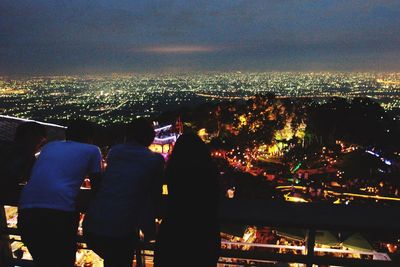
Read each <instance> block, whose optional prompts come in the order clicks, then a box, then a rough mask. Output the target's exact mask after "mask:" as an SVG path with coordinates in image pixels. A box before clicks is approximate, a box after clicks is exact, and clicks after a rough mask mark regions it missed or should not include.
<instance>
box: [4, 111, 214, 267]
mask: <svg viewBox="0 0 400 267" xmlns="http://www.w3.org/2000/svg"><path fill="white" fill-rule="evenodd" d="M38 125H39V124H38ZM38 125H36V124H29V125H28V124H23V125H22V126H21V127H20V128H21V129H22V130H18V131H17V135H16V136H18V138H16V141H15V144H17V142H19V143H21V144H22V145H23V146H24V147H25V148H26V155H27V156H26V157H25V158H24V159H23V160H22V161H23V162H24V164H26V166H27V167H26V168H25V167H24V169H23V171H24V173H23V174H22V173H21V174H18V175H14V176H11V175H10V176H9V177H8V178H7V181H8V184H12V183H10V182H9V181H14V184H18V183H20V182H21V181H23V180H24V179H25V180H27V183H26V185H25V186H24V188H23V190H22V193H21V196H20V201H19V219H18V228H19V229H20V232H21V237H22V241H23V242H24V244H25V245H26V246H27V247H28V249H29V252H30V253H31V255H32V257H33V260H34V263H35V266H38V267H48V266H60V267H64V266H65V267H67V266H68V267H70V266H74V264H75V253H76V249H77V228H78V223H79V217H80V216H79V210H78V208H77V204H78V203H77V198H78V193H79V190H80V187H81V185H82V183H83V181H84V179H85V178H86V177H89V179H90V181H91V183H92V189H93V193H92V198H91V200H90V203H89V206H88V209H87V212H86V215H85V220H84V223H83V232H84V237H85V239H86V241H87V244H88V246H89V247H90V248H91V249H93V250H94V251H95V252H96V253H97V254H98V255H99V256H101V257H102V258H103V259H104V265H105V267H119V266H121V267H128V266H132V264H133V259H134V255H135V251H136V250H138V249H139V247H138V245H139V243H140V240H144V241H147V242H155V255H154V264H155V266H157V267H163V266H187V264H188V263H189V262H190V265H191V266H199V267H200V266H202V267H212V266H216V265H217V261H218V257H219V249H220V231H219V224H218V217H217V213H218V199H219V188H218V187H219V186H218V180H219V172H218V171H217V168H216V166H215V164H214V162H213V160H212V158H211V155H210V152H209V150H208V148H207V145H206V144H205V143H204V142H203V141H202V140H201V139H200V138H199V137H198V136H197V135H196V134H191V133H190V134H183V135H181V136H180V137H179V138H178V140H177V142H176V144H175V146H174V149H173V151H172V153H171V154H170V156H169V160H168V161H167V163H166V164H165V160H164V157H162V156H161V155H160V154H157V153H155V152H152V151H151V150H150V149H149V148H148V147H149V146H150V144H151V143H152V142H153V140H154V137H155V132H154V129H153V126H152V125H151V124H150V123H149V122H148V121H147V120H145V119H142V118H140V119H136V120H134V121H133V122H132V123H131V124H129V125H127V127H126V132H125V141H124V142H122V143H120V144H116V145H114V146H112V147H111V149H110V150H109V151H108V154H107V157H106V168H102V155H101V152H100V149H99V147H97V146H95V145H93V144H92V141H93V136H94V128H93V125H92V124H91V123H89V122H87V121H83V120H73V121H70V123H69V125H68V127H67V130H66V140H63V141H60V140H58V141H52V142H48V143H47V144H44V143H45V141H46V139H45V138H46V131H45V129H44V128H42V127H41V125H39V126H38ZM35 127H36V128H35ZM24 129H25V130H24ZM26 129H37V130H35V131H33V130H28V131H27V132H26ZM20 140H23V141H20ZM43 145H44V146H43ZM42 146H43V147H42ZM39 150H40V155H39V156H38V157H35V155H36V156H37V154H38V152H39ZM21 170H22V169H21ZM28 178H29V179H28ZM2 182H3V181H2ZM163 184H166V185H167V186H168V196H167V197H166V201H164V202H163V201H162V186H163ZM3 188H4V187H3ZM10 189H11V190H12V186H11V185H8V189H7V190H10ZM160 211H162V212H160ZM156 219H161V220H156ZM156 221H161V224H160V225H157V224H156ZM194 229H195V230H194ZM193 231H195V232H196V235H195V236H193V238H192V239H191V240H188V236H190V235H189V233H191V232H193ZM43 233H46V234H47V235H49V236H51V237H52V243H51V245H49V243H48V240H46V239H45V238H43ZM188 241H189V242H188ZM187 242H188V243H189V244H190V246H187V245H186V244H188V243H187ZM177 250H179V257H177V254H176V253H177Z"/></svg>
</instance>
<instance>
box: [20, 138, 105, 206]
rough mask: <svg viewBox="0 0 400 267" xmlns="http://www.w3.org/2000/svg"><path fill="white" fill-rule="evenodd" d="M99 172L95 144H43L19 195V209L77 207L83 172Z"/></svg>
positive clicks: (97, 150) (98, 159)
mask: <svg viewBox="0 0 400 267" xmlns="http://www.w3.org/2000/svg"><path fill="white" fill-rule="evenodd" d="M100 171H101V153H100V149H99V148H98V147H97V146H95V145H90V144H84V143H79V142H74V141H54V142H50V143H48V144H47V145H45V146H44V147H43V149H42V151H41V153H40V156H39V158H38V159H37V161H36V163H35V165H34V166H33V169H32V173H31V177H30V179H29V181H28V183H27V185H26V186H25V187H24V189H23V190H22V193H21V198H20V204H19V208H20V209H28V208H48V209H56V210H62V211H75V210H76V197H77V195H78V192H79V189H80V186H81V185H82V182H83V179H84V178H85V176H86V175H88V174H91V173H99V172H100Z"/></svg>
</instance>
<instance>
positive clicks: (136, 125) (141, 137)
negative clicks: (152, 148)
mask: <svg viewBox="0 0 400 267" xmlns="http://www.w3.org/2000/svg"><path fill="white" fill-rule="evenodd" d="M155 136H156V133H155V131H154V127H153V125H152V124H151V123H150V122H149V121H148V120H146V119H145V118H138V119H135V120H133V121H132V122H131V123H130V124H128V125H127V127H126V141H128V142H129V141H135V142H137V143H139V144H140V145H143V146H145V147H148V146H149V145H151V143H152V142H153V140H154V137H155Z"/></svg>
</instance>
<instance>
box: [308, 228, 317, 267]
mask: <svg viewBox="0 0 400 267" xmlns="http://www.w3.org/2000/svg"><path fill="white" fill-rule="evenodd" d="M315 232H316V231H315V229H308V230H307V236H306V255H307V263H306V266H307V267H312V266H313V258H314V246H315Z"/></svg>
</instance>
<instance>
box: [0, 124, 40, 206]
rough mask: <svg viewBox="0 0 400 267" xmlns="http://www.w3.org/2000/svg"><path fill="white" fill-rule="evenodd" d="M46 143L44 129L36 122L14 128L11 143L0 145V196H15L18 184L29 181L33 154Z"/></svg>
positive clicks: (33, 161)
mask: <svg viewBox="0 0 400 267" xmlns="http://www.w3.org/2000/svg"><path fill="white" fill-rule="evenodd" d="M45 142H46V128H45V127H44V126H43V125H42V124H39V123H37V122H23V123H21V124H19V125H18V126H17V128H16V132H15V135H14V140H13V141H6V142H2V143H1V144H0V151H1V153H0V195H1V197H2V198H8V197H11V196H12V195H15V192H16V190H17V189H18V186H19V184H20V183H24V182H26V181H27V180H28V179H29V176H30V172H31V170H32V167H33V164H34V163H35V160H36V157H35V154H36V153H37V152H39V150H40V148H41V146H42V145H43V144H44V143H45Z"/></svg>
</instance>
